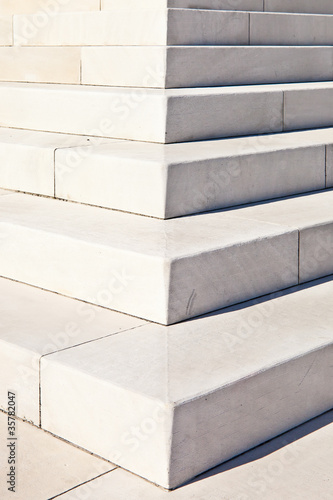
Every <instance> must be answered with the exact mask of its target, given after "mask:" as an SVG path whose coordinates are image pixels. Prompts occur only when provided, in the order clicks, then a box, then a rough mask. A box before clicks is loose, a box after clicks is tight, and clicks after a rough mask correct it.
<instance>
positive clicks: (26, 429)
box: [0, 400, 115, 500]
mask: <svg viewBox="0 0 333 500" xmlns="http://www.w3.org/2000/svg"><path fill="white" fill-rule="evenodd" d="M16 402H17V403H18V404H19V401H17V400H16ZM15 432H16V437H17V444H16V450H15V451H16V462H15V466H14V467H15V481H13V482H14V484H15V486H12V488H13V490H10V491H9V490H8V488H10V487H11V486H10V484H7V479H8V480H9V478H8V477H7V474H8V473H9V470H10V465H9V464H8V450H9V449H8V448H7V447H6V445H5V444H3V446H2V447H1V450H0V463H1V466H0V473H1V477H2V481H1V483H0V495H1V498H2V499H4V500H7V499H10V498H12V497H14V498H15V500H27V499H29V500H30V499H33V500H45V499H46V498H53V497H54V496H55V495H59V494H61V493H64V492H67V491H68V490H71V489H72V488H75V487H76V486H80V485H82V484H84V483H86V482H88V481H91V480H93V479H95V478H97V477H98V476H100V475H102V474H105V473H107V472H110V471H112V470H114V469H115V467H114V466H113V465H112V464H109V463H107V462H105V461H104V460H101V459H99V458H97V457H93V456H91V455H90V454H88V453H85V452H83V451H82V450H79V449H78V448H75V447H74V446H71V445H69V444H68V443H64V442H63V441H61V440H60V439H57V438H55V437H53V436H51V435H50V434H48V433H46V432H43V431H41V430H40V429H37V428H36V427H33V426H32V425H30V424H28V423H27V422H22V421H21V420H16V421H15ZM0 436H1V441H2V443H5V440H6V439H7V436H8V417H7V415H6V414H5V413H2V412H0Z"/></svg>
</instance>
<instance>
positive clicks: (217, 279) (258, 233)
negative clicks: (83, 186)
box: [0, 193, 332, 324]
mask: <svg viewBox="0 0 333 500" xmlns="http://www.w3.org/2000/svg"><path fill="white" fill-rule="evenodd" d="M329 195H331V197H332V193H329ZM331 197H330V199H331ZM321 212H322V209H321V207H317V210H316V211H315V214H316V215H317V216H318V218H319V219H320V220H321V218H322V217H324V218H325V216H326V217H329V215H330V214H327V213H326V214H324V215H322V214H321ZM313 230H314V231H315V228H313ZM310 233H311V230H310ZM0 234H1V262H0V276H4V277H7V278H11V279H14V280H17V281H21V282H24V283H28V284H31V285H35V286H38V287H40V288H43V289H47V290H51V291H54V292H58V293H60V294H62V295H66V296H70V297H73V298H77V299H80V300H84V301H87V302H90V303H93V304H96V305H101V306H104V307H107V308H109V309H113V310H117V311H120V312H125V313H128V314H131V315H134V316H137V317H140V318H145V319H149V320H151V321H156V322H158V323H162V324H170V323H175V322H177V321H182V320H184V319H187V318H190V317H194V316H197V315H199V314H204V313H206V312H207V311H212V310H214V309H218V308H220V307H223V306H228V305H230V304H232V303H236V302H241V301H243V300H247V299H249V298H253V297H257V296H260V295H263V294H265V293H270V292H273V291H276V290H280V289H282V288H286V287H288V286H293V285H296V284H297V283H298V230H297V228H295V227H294V228H290V227H287V226H286V225H278V224H271V223H261V222H258V221H255V222H252V221H251V220H247V219H242V218H240V217H237V218H234V217H233V216H232V214H228V213H210V214H204V215H200V216H197V217H191V218H180V219H174V220H169V221H162V220H158V219H152V218H147V217H140V216H137V215H131V214H126V213H122V212H112V211H109V210H104V209H101V208H95V207H89V206H84V205H78V204H73V203H71V204H66V203H64V202H62V201H56V200H51V199H47V198H41V197H36V196H28V195H23V194H11V195H8V196H1V197H0ZM245 263H246V264H245ZM243 266H246V270H245V269H244V268H243ZM319 271H320V269H319ZM235 275H237V280H235Z"/></svg>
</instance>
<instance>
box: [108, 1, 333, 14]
mask: <svg viewBox="0 0 333 500" xmlns="http://www.w3.org/2000/svg"><path fill="white" fill-rule="evenodd" d="M138 5H140V7H142V8H146V9H147V8H156V7H159V8H178V9H179V8H181V9H216V10H245V11H265V12H294V13H310V14H333V5H332V1H331V0H236V1H232V0H122V1H121V4H120V3H119V0H102V9H105V10H112V9H115V8H122V9H133V8H137V7H138Z"/></svg>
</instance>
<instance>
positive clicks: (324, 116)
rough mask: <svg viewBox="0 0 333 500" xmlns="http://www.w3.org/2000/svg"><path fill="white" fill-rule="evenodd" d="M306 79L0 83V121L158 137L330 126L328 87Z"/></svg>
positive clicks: (332, 99) (332, 91)
mask: <svg viewBox="0 0 333 500" xmlns="http://www.w3.org/2000/svg"><path fill="white" fill-rule="evenodd" d="M312 85H313V87H311V84H309V86H310V90H306V88H309V87H305V90H301V88H300V87H292V86H290V87H289V86H281V87H279V86H277V87H276V88H274V87H263V89H262V91H261V92H258V91H256V88H253V87H237V88H236V89H235V91H234V92H230V88H228V89H227V90H226V91H225V90H224V89H223V88H221V89H217V90H216V92H215V90H212V89H210V90H209V91H207V94H206V95H205V93H204V92H203V93H200V92H199V93H192V94H188V93H186V90H185V91H184V94H183V93H182V92H181V91H179V93H175V92H173V93H172V91H170V92H171V93H168V92H166V93H165V92H164V91H162V90H156V91H154V90H150V89H147V90H145V89H121V88H116V89H113V88H109V89H107V88H105V87H89V86H85V87H71V86H63V87H56V86H54V87H53V86H38V85H36V86H32V85H31V86H30V85H28V84H21V85H20V84H14V85H10V84H1V85H0V91H1V95H2V100H1V102H0V126H2V127H14V128H24V129H29V130H40V131H43V130H45V131H49V132H61V133H68V134H78V135H90V136H97V137H107V138H114V139H130V140H138V141H147V142H157V143H175V142H186V141H195V140H202V139H215V138H221V137H232V136H243V135H252V134H264V133H274V132H282V131H283V130H284V131H290V130H300V129H311V128H314V127H316V128H321V127H330V126H332V125H333V117H332V113H331V109H332V106H333V88H332V86H331V84H327V85H326V86H325V84H322V85H323V86H316V84H312ZM303 88H304V87H303ZM237 89H238V90H237ZM293 89H294V90H293ZM31 109H33V110H34V113H31ZM143 116H144V117H145V120H143V119H142V117H143ZM138 123H140V127H138Z"/></svg>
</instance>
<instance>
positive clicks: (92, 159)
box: [0, 129, 333, 219]
mask: <svg viewBox="0 0 333 500" xmlns="http://www.w3.org/2000/svg"><path fill="white" fill-rule="evenodd" d="M0 141H1V135H0ZM93 143H94V140H92V144H93ZM0 144H1V142H0ZM0 151H1V146H0ZM5 151H6V149H5ZM1 156H2V155H1ZM1 156H0V157H1ZM12 164H13V166H14V165H15V167H19V166H21V168H23V169H24V165H22V162H21V165H20V164H19V163H16V162H15V160H14V159H13V160H12ZM8 168H11V167H10V166H9V165H8V164H7V169H8ZM54 171H55V181H54V186H55V196H56V197H58V198H62V199H66V200H71V201H77V202H80V203H87V204H90V205H96V206H102V207H106V208H113V209H117V210H122V211H126V212H133V213H138V214H142V215H148V216H150V217H158V218H162V219H169V218H172V217H178V216H183V215H189V214H193V213H199V212H204V211H208V210H215V209H219V208H225V207H231V206H235V205H237V204H244V203H250V202H257V201H261V200H268V199H272V198H278V197H282V196H289V195H293V194H297V193H302V192H306V191H313V190H317V189H325V188H326V187H328V188H332V187H333V129H318V130H311V131H305V132H290V133H286V134H274V135H265V136H254V137H247V138H240V139H222V140H215V141H202V142H196V143H183V144H170V145H160V144H147V143H137V142H133V141H123V142H114V143H110V144H108V145H101V146H99V145H96V146H93V145H92V146H88V147H77V148H72V149H61V148H57V151H56V153H55V168H54ZM11 172H12V173H13V178H14V186H15V183H17V182H18V181H17V179H19V178H20V176H19V175H16V174H15V168H13V169H11ZM35 176H36V174H33V175H32V177H33V178H35ZM2 178H3V176H2V175H1V164H0V186H1V185H2V186H3V187H9V186H8V185H7V184H4V183H3V182H2ZM91 179H94V182H91ZM36 180H37V179H36ZM52 181H53V170H52V169H51V168H50V184H51V183H52ZM12 187H13V184H12ZM14 189H15V187H14ZM25 191H28V190H25Z"/></svg>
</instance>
